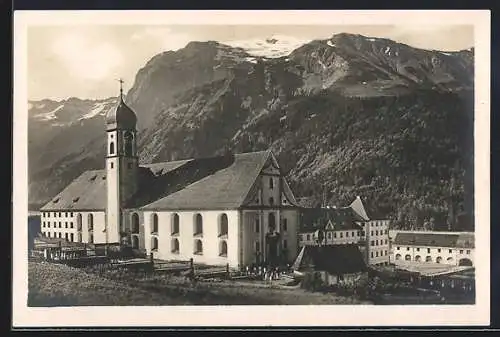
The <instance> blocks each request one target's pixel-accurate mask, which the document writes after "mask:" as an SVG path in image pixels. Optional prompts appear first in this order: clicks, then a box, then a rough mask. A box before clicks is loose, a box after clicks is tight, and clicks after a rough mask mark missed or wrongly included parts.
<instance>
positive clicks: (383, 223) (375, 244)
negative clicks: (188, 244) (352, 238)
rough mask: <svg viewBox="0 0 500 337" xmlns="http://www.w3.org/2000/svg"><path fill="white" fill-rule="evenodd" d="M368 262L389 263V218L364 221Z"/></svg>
mask: <svg viewBox="0 0 500 337" xmlns="http://www.w3.org/2000/svg"><path fill="white" fill-rule="evenodd" d="M364 224H365V226H364V232H365V236H366V237H365V240H366V247H367V258H368V264H370V265H378V264H388V263H390V248H389V247H390V240H389V224H390V221H389V220H371V221H367V222H365V223H364Z"/></svg>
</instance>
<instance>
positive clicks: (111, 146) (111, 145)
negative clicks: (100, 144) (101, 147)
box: [109, 142, 115, 154]
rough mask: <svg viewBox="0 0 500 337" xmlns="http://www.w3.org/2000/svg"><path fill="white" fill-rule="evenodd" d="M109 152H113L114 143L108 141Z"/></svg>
mask: <svg viewBox="0 0 500 337" xmlns="http://www.w3.org/2000/svg"><path fill="white" fill-rule="evenodd" d="M109 154H115V143H114V142H111V143H109Z"/></svg>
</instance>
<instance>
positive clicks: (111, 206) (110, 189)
mask: <svg viewBox="0 0 500 337" xmlns="http://www.w3.org/2000/svg"><path fill="white" fill-rule="evenodd" d="M122 83H123V81H122V80H120V98H119V99H120V101H119V102H118V105H117V106H116V108H114V109H111V110H110V111H109V112H108V114H107V116H106V139H107V146H106V148H107V149H106V190H107V205H106V243H118V242H120V232H121V231H122V221H123V217H122V209H123V207H124V206H125V203H126V202H127V201H128V200H129V199H130V197H131V196H132V195H133V194H134V193H135V192H136V190H137V174H138V167H139V164H138V158H137V145H136V144H137V143H136V135H137V131H136V124H137V117H136V115H135V113H134V111H132V109H130V108H129V107H128V106H127V105H126V104H125V102H124V101H123V88H122Z"/></svg>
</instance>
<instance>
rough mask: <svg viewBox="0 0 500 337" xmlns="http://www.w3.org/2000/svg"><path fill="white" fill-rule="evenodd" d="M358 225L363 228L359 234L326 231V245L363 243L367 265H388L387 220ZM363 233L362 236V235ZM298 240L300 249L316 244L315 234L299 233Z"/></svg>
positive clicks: (345, 231) (348, 231)
mask: <svg viewBox="0 0 500 337" xmlns="http://www.w3.org/2000/svg"><path fill="white" fill-rule="evenodd" d="M358 224H359V225H360V226H361V227H362V228H363V229H362V230H361V231H359V232H358V230H354V229H351V230H342V231H326V232H325V235H326V244H327V245H342V244H356V243H362V242H364V243H365V247H366V250H365V253H366V260H367V263H368V264H370V265H375V264H388V263H389V258H390V251H389V244H390V242H389V220H373V221H368V222H363V223H358ZM363 232H364V236H363V235H362V234H363ZM358 233H359V236H358ZM299 239H300V240H299V246H300V247H302V246H315V245H317V244H318V243H317V237H316V232H304V233H300V234H299ZM372 241H373V245H372ZM372 253H373V255H372Z"/></svg>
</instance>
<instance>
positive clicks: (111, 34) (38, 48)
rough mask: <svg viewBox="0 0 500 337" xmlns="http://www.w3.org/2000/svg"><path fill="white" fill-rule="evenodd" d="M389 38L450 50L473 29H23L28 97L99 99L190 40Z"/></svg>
mask: <svg viewBox="0 0 500 337" xmlns="http://www.w3.org/2000/svg"><path fill="white" fill-rule="evenodd" d="M342 32H345V33H354V34H361V35H365V36H369V37H380V38H388V39H392V40H394V41H397V42H401V43H405V44H408V45H410V46H413V47H417V48H423V49H434V50H441V51H455V50H462V49H468V48H470V47H473V46H474V31H473V26H468V25H446V26H445V25H440V26H432V25H425V26H424V25H419V26H400V25H398V26H393V25H383V26H381V25H377V26H375V25H371V26H369V25H366V26H362V25H356V26H345V25H344V26H334V25H332V26H326V25H321V26H299V25H279V26H271V25H252V26H249V25H235V26H227V25H219V26H213V25H198V26H196V25H175V26H147V25H130V26H126V25H105V26H104V25H102V26H98V25H73V26H61V25H59V26H31V27H30V28H29V29H28V98H29V99H30V100H40V99H46V98H48V99H54V100H62V99H66V98H69V97H78V98H82V99H100V98H107V97H112V96H117V95H118V92H119V84H118V81H117V79H118V78H123V79H124V81H125V83H124V91H125V92H127V90H128V89H129V88H130V87H131V86H132V85H133V82H134V78H135V74H136V73H137V71H138V70H139V69H140V68H142V67H143V66H144V65H145V64H146V63H147V61H148V60H149V59H151V58H152V57H153V56H155V55H156V54H158V53H161V52H163V51H167V50H178V49H180V48H183V47H184V46H185V45H186V44H187V43H189V42H190V41H208V40H212V41H219V42H222V43H231V42H234V41H243V40H251V39H263V40H264V39H266V38H269V37H272V36H284V37H290V38H291V39H295V40H304V41H305V42H307V41H310V40H314V39H326V38H329V37H331V36H332V35H334V34H338V33H342Z"/></svg>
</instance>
